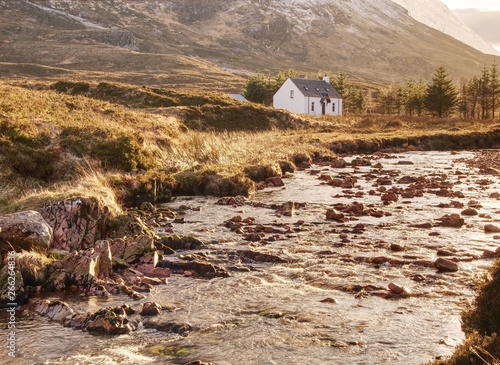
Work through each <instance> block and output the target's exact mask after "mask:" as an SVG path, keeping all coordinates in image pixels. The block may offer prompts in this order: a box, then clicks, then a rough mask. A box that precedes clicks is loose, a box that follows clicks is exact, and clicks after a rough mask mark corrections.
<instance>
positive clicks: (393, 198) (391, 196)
mask: <svg viewBox="0 0 500 365" xmlns="http://www.w3.org/2000/svg"><path fill="white" fill-rule="evenodd" d="M380 199H381V200H382V201H383V202H397V201H398V196H397V195H396V194H395V193H393V192H388V193H386V194H384V195H382V196H381V198H380Z"/></svg>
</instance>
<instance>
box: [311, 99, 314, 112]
mask: <svg viewBox="0 0 500 365" xmlns="http://www.w3.org/2000/svg"><path fill="white" fill-rule="evenodd" d="M311 111H312V112H313V111H314V101H313V102H312V103H311Z"/></svg>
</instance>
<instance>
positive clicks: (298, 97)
mask: <svg viewBox="0 0 500 365" xmlns="http://www.w3.org/2000/svg"><path fill="white" fill-rule="evenodd" d="M290 91H293V93H294V97H293V98H291V97H290ZM320 100H321V98H319V97H317V98H316V97H305V96H304V95H303V94H302V92H301V91H300V90H299V89H298V88H297V87H296V86H295V84H294V83H293V82H292V81H291V80H290V79H288V80H286V81H285V83H284V84H283V86H281V88H280V89H279V90H278V91H277V92H276V94H274V96H273V107H274V108H276V109H286V110H288V111H289V112H291V113H295V114H310V115H321V114H322V108H321V102H320ZM313 102H314V111H313V110H312V105H311V103H313ZM332 104H334V105H335V111H332ZM325 114H328V115H342V99H332V101H331V103H329V104H327V105H326V110H325Z"/></svg>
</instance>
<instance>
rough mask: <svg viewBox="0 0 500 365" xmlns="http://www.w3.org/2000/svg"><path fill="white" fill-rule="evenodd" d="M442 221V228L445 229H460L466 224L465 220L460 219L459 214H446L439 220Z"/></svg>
mask: <svg viewBox="0 0 500 365" xmlns="http://www.w3.org/2000/svg"><path fill="white" fill-rule="evenodd" d="M438 220H439V221H441V224H440V225H441V226H443V227H454V228H460V227H462V226H463V225H464V224H465V220H464V219H463V218H461V217H460V215H458V214H455V213H453V214H449V215H448V214H446V215H444V216H442V217H441V218H439V219H438Z"/></svg>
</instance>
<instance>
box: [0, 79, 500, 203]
mask: <svg viewBox="0 0 500 365" xmlns="http://www.w3.org/2000/svg"><path fill="white" fill-rule="evenodd" d="M82 84H83V83H82ZM51 85H53V84H51V83H44V82H41V81H35V82H26V81H19V80H11V81H8V82H7V81H3V82H0V183H1V184H2V190H1V191H0V212H11V211H15V210H22V209H33V208H37V207H40V206H41V205H44V204H48V203H52V202H54V201H57V200H61V199H63V198H68V197H73V196H96V197H98V198H100V199H102V200H103V201H105V202H106V204H107V205H108V206H110V208H112V209H113V210H115V211H116V212H119V210H120V204H121V203H122V202H123V199H124V198H123V197H124V196H127V192H126V191H125V192H124V191H123V189H125V190H126V189H128V188H129V187H130V186H133V189H137V191H142V192H143V193H147V190H148V186H149V185H150V182H151V181H148V179H150V180H151V179H153V180H154V183H155V184H157V182H158V181H161V182H162V187H163V188H164V193H166V191H165V189H169V188H170V187H172V186H174V187H175V176H177V175H175V174H178V173H179V172H183V171H185V172H186V171H192V172H197V173H198V175H199V176H201V177H203V178H205V179H206V177H207V173H208V174H209V175H210V178H211V179H212V178H213V175H214V174H215V175H217V176H220V177H222V178H231V179H232V180H230V181H244V176H243V175H244V173H243V172H244V169H245V167H246V166H251V165H269V166H271V165H275V164H276V163H277V161H293V157H294V155H297V154H305V155H307V156H332V155H333V152H332V150H331V147H332V146H333V145H335V144H336V143H337V144H338V143H340V145H341V147H342V148H340V149H338V151H339V152H356V151H360V150H361V151H362V150H363V149H362V148H361V149H360V146H361V147H366V146H368V149H370V148H374V149H376V148H378V147H381V148H382V147H384V146H385V147H387V146H389V147H393V146H398V147H400V146H401V145H402V144H404V143H407V142H409V141H410V142H412V143H417V142H419V141H420V139H425V138H431V137H436V136H438V137H436V138H437V140H438V142H439V143H438V142H436V141H433V142H432V143H433V145H432V147H436V148H438V149H446V148H449V149H451V148H456V146H457V145H460V144H464V145H465V146H467V145H468V144H470V143H475V142H474V141H475V139H474V138H475V136H474V135H472V133H486V134H488V133H490V132H491V131H493V130H494V129H497V130H499V129H500V128H499V124H498V121H481V122H479V121H462V120H459V119H446V120H444V119H440V120H438V119H430V118H406V117H388V116H379V115H366V116H345V117H319V118H304V117H302V116H297V115H291V114H288V113H285V112H281V111H276V110H274V109H271V108H264V107H260V106H257V105H253V104H241V106H239V105H238V104H237V103H235V104H231V102H229V101H228V99H227V98H225V97H224V96H223V95H221V94H217V93H214V94H209V93H204V94H203V95H201V94H200V93H196V92H194V91H193V92H186V93H185V94H183V93H179V92H177V93H172V92H170V91H169V90H164V89H151V88H142V87H141V88H139V87H134V86H131V85H123V84H113V85H111V84H103V85H104V86H101V88H100V89H99V86H98V84H97V83H95V84H89V85H90V92H89V93H87V94H86V93H85V92H84V93H83V94H81V95H71V93H72V90H69V89H68V90H69V91H68V92H63V93H61V92H57V91H55V90H53V89H51ZM61 85H62V86H64V84H60V86H61ZM80 86H82V85H80ZM83 86H85V85H83ZM83 90H84V91H85V90H86V87H83ZM98 91H99V92H98ZM205 94H206V95H205ZM98 97H102V98H103V99H106V100H111V101H112V102H111V101H104V100H99V99H98ZM163 97H167V98H174V99H175V102H176V103H177V105H176V106H174V107H151V105H150V104H151V103H159V105H162V103H163V101H162V100H163V99H162V98H163ZM141 100H142V101H141ZM169 100H170V99H169ZM172 100H173V99H172ZM200 102H202V103H205V104H203V105H201V106H198V105H197V104H198V103H200ZM179 103H180V104H182V103H185V104H186V105H179ZM207 103H208V104H207ZM469 136H470V137H469ZM490 137H491V138H490V139H492V140H494V139H495V138H496V134H494V133H492V134H491V136H490ZM457 138H458V142H457ZM490 142H491V141H490ZM493 142H494V141H493ZM493 142H491V143H493ZM133 169H144V170H147V171H148V173H147V174H146V175H144V174H143V175H140V176H142V177H141V179H142V180H141V181H140V183H134V182H132V181H131V180H133V179H135V178H134V177H133V176H134V175H130V174H129V172H130V171H131V170H133ZM200 172H201V173H200ZM158 176H159V178H158ZM179 176H180V175H179ZM226 182H227V181H226ZM141 184H142V185H143V186H140V185H141ZM148 184H149V185H148ZM245 184H246V183H245ZM141 189H142V190H141ZM215 190H217V189H215ZM128 195H130V194H128ZM164 195H165V194H164ZM167 195H168V194H167ZM117 196H118V198H117Z"/></svg>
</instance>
